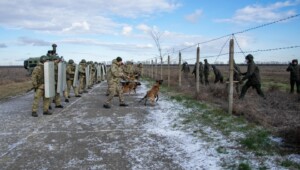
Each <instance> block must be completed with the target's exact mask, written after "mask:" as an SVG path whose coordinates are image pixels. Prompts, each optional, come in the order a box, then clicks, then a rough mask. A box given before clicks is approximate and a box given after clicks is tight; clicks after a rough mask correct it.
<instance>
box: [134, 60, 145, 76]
mask: <svg viewBox="0 0 300 170" xmlns="http://www.w3.org/2000/svg"><path fill="white" fill-rule="evenodd" d="M142 72H143V65H142V63H139V64H138V65H137V66H136V67H135V68H134V74H135V78H136V79H137V80H139V79H140V77H141V76H142Z"/></svg>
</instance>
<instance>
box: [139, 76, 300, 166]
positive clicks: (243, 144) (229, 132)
mask: <svg viewBox="0 0 300 170" xmlns="http://www.w3.org/2000/svg"><path fill="white" fill-rule="evenodd" d="M144 80H146V81H150V82H151V83H152V82H153V80H152V79H144ZM276 88H277V86H276ZM278 88H279V89H281V87H278ZM283 88H285V87H283ZM160 92H162V93H165V94H167V95H168V96H169V97H170V98H171V100H175V101H177V102H180V103H181V104H183V105H184V106H186V107H187V108H189V111H188V112H187V113H184V114H181V117H182V122H181V123H182V124H183V125H184V126H186V127H188V126H193V127H195V128H198V129H194V131H193V134H194V135H195V136H201V138H202V139H203V138H204V139H206V140H208V141H209V140H211V138H210V134H206V133H205V132H204V131H203V126H207V127H210V128H212V129H214V130H216V131H218V132H221V133H222V134H223V135H224V136H227V137H228V138H229V139H231V140H234V141H236V143H237V144H238V146H236V147H237V149H238V150H240V151H242V152H252V153H254V154H255V155H256V156H258V157H260V156H267V157H268V156H272V155H282V152H281V149H280V147H279V146H278V144H277V143H275V142H273V141H272V140H271V132H270V131H269V130H268V129H266V128H263V127H261V126H259V125H257V124H255V123H251V122H248V121H247V120H246V119H245V117H243V116H234V115H229V114H228V113H227V112H226V111H225V110H223V109H221V108H220V107H218V106H215V105H212V104H208V103H205V102H200V101H198V100H196V99H194V97H193V96H191V95H187V94H185V93H183V92H181V91H180V90H178V89H175V88H168V87H167V86H166V85H165V84H163V85H162V86H161V89H160ZM199 125H202V126H200V127H199ZM174 127H177V125H174ZM236 134H239V135H236ZM216 150H217V152H218V153H220V154H227V153H228V151H227V148H226V147H223V146H220V147H218V148H217V149H216ZM232 166H234V167H235V168H238V169H251V168H250V166H249V165H248V164H247V163H240V164H237V165H232ZM278 166H283V167H288V168H295V169H298V168H299V167H300V165H299V164H296V163H294V162H291V161H289V160H279V161H278ZM226 167H228V165H227V166H226ZM264 167H265V166H264V165H262V166H261V169H266V168H264Z"/></svg>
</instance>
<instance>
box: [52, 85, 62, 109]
mask: <svg viewBox="0 0 300 170" xmlns="http://www.w3.org/2000/svg"><path fill="white" fill-rule="evenodd" d="M54 103H55V106H59V105H61V99H60V93H57V85H55V96H54Z"/></svg>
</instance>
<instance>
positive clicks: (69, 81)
mask: <svg viewBox="0 0 300 170" xmlns="http://www.w3.org/2000/svg"><path fill="white" fill-rule="evenodd" d="M71 87H72V88H73V90H74V93H75V96H78V95H79V94H78V88H77V87H76V86H73V80H67V89H66V90H65V94H64V96H65V97H69V96H70V91H71Z"/></svg>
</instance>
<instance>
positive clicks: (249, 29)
mask: <svg viewBox="0 0 300 170" xmlns="http://www.w3.org/2000/svg"><path fill="white" fill-rule="evenodd" d="M299 16H300V14H295V15H292V16H288V17H286V18H282V19H279V20H276V21H273V22H269V23H266V24H262V25H258V26H255V27H251V28H248V29H245V30H242V31H238V32H234V33H231V34H227V35H224V36H220V37H218V38H213V39H211V40H207V41H203V42H199V43H196V44H194V45H191V46H188V47H185V48H182V49H180V50H174V49H173V52H170V53H169V52H168V53H167V54H168V55H169V54H173V53H178V52H180V51H184V50H187V49H189V48H192V47H195V46H199V45H200V44H206V43H209V42H213V41H216V40H219V39H222V38H225V37H228V36H231V35H236V34H242V33H245V32H249V31H252V30H255V29H259V28H263V27H266V26H269V25H273V24H276V23H279V22H282V21H286V20H289V19H293V18H296V17H299ZM238 46H239V45H238ZM241 51H242V50H241Z"/></svg>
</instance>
